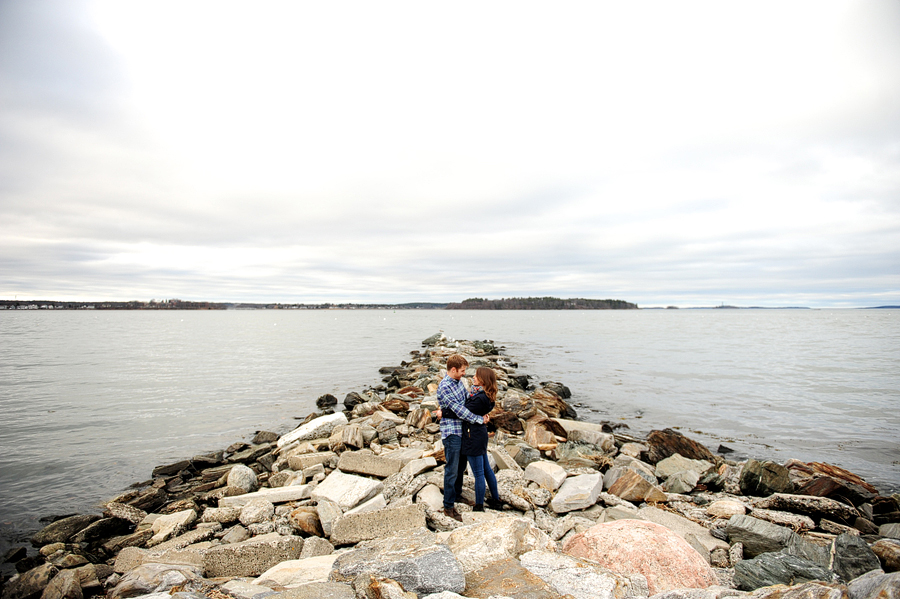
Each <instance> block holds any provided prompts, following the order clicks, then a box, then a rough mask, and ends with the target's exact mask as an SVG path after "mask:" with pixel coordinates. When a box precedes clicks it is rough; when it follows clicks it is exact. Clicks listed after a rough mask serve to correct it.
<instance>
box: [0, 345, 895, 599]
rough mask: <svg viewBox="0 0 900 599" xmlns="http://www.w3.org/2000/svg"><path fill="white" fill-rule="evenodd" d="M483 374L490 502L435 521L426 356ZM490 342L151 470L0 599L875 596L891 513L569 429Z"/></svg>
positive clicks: (556, 408)
mask: <svg viewBox="0 0 900 599" xmlns="http://www.w3.org/2000/svg"><path fill="white" fill-rule="evenodd" d="M454 353H460V354H462V355H464V356H466V357H467V359H468V360H469V364H470V370H469V372H468V375H469V376H471V375H473V374H474V369H475V368H477V367H479V366H488V367H490V368H493V369H494V370H495V372H496V373H497V375H498V379H499V386H500V394H499V399H498V402H497V406H496V408H495V409H494V411H493V412H492V413H491V414H490V425H489V430H491V432H492V438H491V443H490V446H489V457H490V460H491V462H492V464H493V465H494V468H495V470H496V475H497V480H498V485H499V490H500V497H499V500H500V502H501V503H502V509H501V510H492V509H486V510H485V511H484V512H474V511H472V509H471V507H469V505H468V504H471V503H472V502H473V500H474V483H473V480H472V479H471V478H470V477H466V479H465V485H464V491H463V497H462V500H461V503H460V504H459V505H458V510H459V511H460V512H461V514H462V518H463V521H462V522H458V521H457V520H454V519H452V518H448V517H447V516H445V515H444V514H443V513H442V511H441V498H442V490H441V488H442V485H443V475H442V469H443V463H444V455H443V447H442V445H441V439H440V432H439V426H438V424H437V423H436V422H435V421H434V418H433V412H434V411H435V410H436V409H437V407H438V405H437V399H436V395H435V394H436V391H437V386H438V383H439V381H440V380H441V378H442V377H443V375H444V373H445V366H446V360H447V357H448V356H450V355H452V354H454ZM516 369H517V365H516V363H515V360H514V359H513V358H512V357H510V356H507V355H505V354H504V352H503V351H502V348H499V347H497V346H496V345H494V344H493V343H492V342H489V341H454V340H451V339H448V338H447V337H445V336H444V335H442V334H438V335H435V336H433V337H429V338H428V339H426V340H425V341H424V342H423V344H422V349H418V350H415V351H413V352H411V358H410V359H409V361H404V362H402V363H400V364H399V365H397V366H389V367H385V368H382V369H381V373H382V374H383V375H384V384H383V385H380V386H379V387H377V388H374V389H367V390H363V391H359V392H351V393H348V394H347V395H346V397H345V398H344V400H343V402H342V404H339V401H338V399H337V398H336V397H334V396H332V395H323V396H322V397H320V398H319V399H318V401H317V404H316V405H317V407H318V410H319V411H318V412H316V413H314V414H311V415H310V416H309V417H308V418H307V419H306V420H305V421H304V422H302V423H301V424H300V426H298V427H297V428H296V429H294V430H292V431H289V432H286V433H284V434H280V435H279V434H276V433H272V432H259V433H257V434H256V436H255V437H254V438H253V439H252V440H251V441H250V442H249V443H243V442H240V443H235V444H233V445H231V446H229V447H228V448H226V449H225V450H223V451H218V452H214V453H209V454H205V455H198V456H194V457H193V458H191V459H186V460H183V461H179V462H176V463H174V464H166V465H163V466H159V467H157V468H156V469H154V470H153V474H152V479H151V480H149V481H147V482H145V483H141V484H137V485H134V486H133V487H132V488H131V489H129V490H128V491H127V492H125V493H123V494H122V495H120V496H118V497H115V498H113V499H110V500H109V501H108V502H106V504H105V507H104V510H103V513H102V515H101V514H81V515H75V516H70V517H66V518H63V519H60V520H57V521H55V522H53V523H52V524H50V525H49V526H47V527H46V528H44V529H43V530H41V531H39V532H38V533H37V534H35V535H34V537H33V539H32V543H33V545H34V546H35V547H37V548H39V553H38V555H27V552H26V551H25V550H24V549H23V548H18V549H16V550H13V551H11V552H9V553H8V554H7V555H6V556H5V559H6V560H7V561H13V562H15V563H16V568H17V570H18V571H19V574H18V575H16V576H15V577H13V578H11V579H9V580H6V581H4V585H3V590H2V599H82V598H84V597H89V596H100V595H105V596H106V597H107V598H108V599H127V598H131V597H145V598H148V599H164V598H165V599H168V598H169V597H175V598H177V599H203V598H209V599H263V598H270V599H305V598H315V599H329V598H342V599H343V598H346V599H354V598H361V599H362V598H366V599H416V598H418V599H422V598H426V597H427V598H429V599H451V598H456V597H479V598H490V597H494V598H497V599H500V598H504V597H512V598H523V599H525V598H529V599H531V598H546V599H554V598H575V599H589V598H590V599H642V598H650V597H652V598H653V599H725V598H728V597H741V596H750V597H751V598H752V599H820V598H821V599H892V598H900V571H898V569H900V504H898V499H900V498H898V496H897V495H892V496H883V495H881V494H880V493H879V492H878V490H877V489H875V488H874V487H872V486H871V485H869V484H867V483H866V481H864V480H863V479H861V478H860V477H858V476H856V475H854V474H853V473H851V472H848V471H846V470H843V469H841V468H839V467H837V466H834V465H830V464H824V463H818V462H812V463H806V462H800V461H797V460H789V461H788V462H787V463H785V464H777V463H774V462H770V461H759V460H753V459H751V460H747V461H745V462H735V461H729V460H727V459H724V458H723V457H721V456H720V455H717V454H714V453H713V452H711V451H710V450H709V449H708V448H706V447H704V446H703V445H701V444H699V443H697V442H695V441H693V440H692V439H690V438H688V437H685V436H684V435H682V434H680V433H679V432H677V431H674V430H671V429H665V430H655V431H652V432H651V433H650V434H649V435H647V436H646V437H642V438H638V437H635V436H632V435H631V434H628V431H626V430H623V429H622V428H621V427H618V426H616V425H613V424H610V423H600V424H592V423H587V422H581V421H578V420H577V414H576V413H575V410H574V409H573V407H572V406H571V405H570V404H569V403H568V402H567V401H566V400H568V399H569V398H570V393H569V389H568V388H566V386H565V385H563V384H561V383H556V382H543V383H536V382H535V381H533V380H532V379H531V377H529V376H527V375H524V374H521V373H518V372H517V370H516Z"/></svg>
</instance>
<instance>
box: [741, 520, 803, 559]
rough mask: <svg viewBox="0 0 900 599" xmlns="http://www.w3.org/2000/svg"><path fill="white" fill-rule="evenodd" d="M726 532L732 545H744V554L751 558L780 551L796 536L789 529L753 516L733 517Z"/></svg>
mask: <svg viewBox="0 0 900 599" xmlns="http://www.w3.org/2000/svg"><path fill="white" fill-rule="evenodd" d="M725 532H726V533H727V534H728V538H729V539H730V540H731V542H732V543H741V544H743V546H744V554H745V555H747V556H749V557H755V556H757V555H759V554H761V553H769V552H772V551H780V550H782V549H784V548H785V547H787V545H788V543H789V542H790V541H791V538H792V537H793V536H794V535H795V534H796V533H794V531H792V530H791V529H789V528H785V527H783V526H778V525H777V524H772V523H771V522H766V521H765V520H760V519H758V518H754V517H752V516H732V517H731V518H730V519H729V520H728V524H727V526H726V527H725Z"/></svg>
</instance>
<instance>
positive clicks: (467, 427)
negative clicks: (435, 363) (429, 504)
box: [460, 366, 502, 512]
mask: <svg viewBox="0 0 900 599" xmlns="http://www.w3.org/2000/svg"><path fill="white" fill-rule="evenodd" d="M474 383H475V385H474V386H473V387H472V391H471V392H470V393H469V397H468V399H466V403H465V406H466V409H467V410H469V411H470V412H472V413H473V414H476V415H478V416H484V415H485V414H487V413H488V412H490V411H491V410H493V409H494V401H495V400H496V399H497V375H496V374H495V373H494V371H493V370H492V369H490V368H486V367H484V366H482V367H481V368H479V369H478V370H476V371H475V379H474ZM487 444H488V433H487V426H486V425H484V424H471V423H469V422H465V421H463V423H462V447H461V448H460V454H461V455H464V456H466V459H467V460H468V461H469V466H470V467H471V468H472V474H473V475H474V476H475V507H474V508H472V509H473V511H476V512H483V511H484V492H485V488H484V487H485V485H484V483H485V480H486V481H487V486H488V487H490V489H491V497H492V499H491V501H489V502H488V505H489V506H490V507H491V508H493V509H495V510H499V509H501V508H502V504H501V503H500V493H499V492H498V491H497V478H496V477H495V476H494V471H493V469H491V464H490V462H489V461H488V456H487Z"/></svg>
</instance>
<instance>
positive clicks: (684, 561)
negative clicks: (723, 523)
mask: <svg viewBox="0 0 900 599" xmlns="http://www.w3.org/2000/svg"><path fill="white" fill-rule="evenodd" d="M563 551H564V552H565V553H567V554H569V555H573V556H575V557H580V558H584V559H589V560H592V561H595V562H597V563H598V564H600V565H601V566H603V567H605V568H609V569H610V570H612V571H614V572H618V573H620V574H626V575H628V574H643V575H644V576H645V577H646V578H647V587H648V589H649V592H650V594H651V595H653V594H656V593H659V592H662V591H667V590H671V589H677V588H706V587H709V586H711V585H714V584H716V583H717V579H716V576H715V573H714V572H713V571H712V569H711V568H710V566H709V564H707V563H706V560H705V559H704V558H703V557H702V556H701V555H700V554H699V553H697V551H696V550H695V549H694V548H693V547H691V546H690V545H688V543H687V542H686V541H685V540H684V539H682V538H681V537H679V536H678V535H676V534H675V533H673V532H672V531H670V530H669V529H667V528H665V527H663V526H660V525H659V524H654V523H652V522H644V521H642V520H617V521H615V522H608V523H605V524H598V525H596V526H594V527H592V528H590V529H588V530H587V531H586V532H583V533H580V534H576V535H574V536H573V537H571V538H569V540H568V541H566V542H565V544H564V545H563Z"/></svg>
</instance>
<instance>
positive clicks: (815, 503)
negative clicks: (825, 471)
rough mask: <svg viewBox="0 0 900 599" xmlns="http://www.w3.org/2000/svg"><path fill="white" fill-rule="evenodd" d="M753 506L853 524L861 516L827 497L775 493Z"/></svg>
mask: <svg viewBox="0 0 900 599" xmlns="http://www.w3.org/2000/svg"><path fill="white" fill-rule="evenodd" d="M753 505H754V507H758V508H762V509H771V510H787V511H789V512H800V513H803V514H816V515H819V516H826V517H830V518H835V519H837V520H839V521H843V522H853V520H854V519H855V518H856V517H857V516H859V512H857V511H856V509H855V508H854V507H853V506H850V505H847V504H846V503H841V502H840V501H835V500H834V499H829V498H827V497H810V496H806V495H791V494H787V493H775V494H774V495H771V496H769V497H765V498H763V499H759V500H757V501H755V502H754V504H753Z"/></svg>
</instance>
